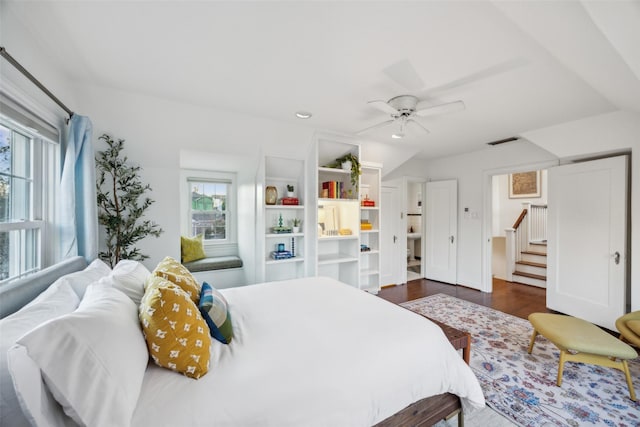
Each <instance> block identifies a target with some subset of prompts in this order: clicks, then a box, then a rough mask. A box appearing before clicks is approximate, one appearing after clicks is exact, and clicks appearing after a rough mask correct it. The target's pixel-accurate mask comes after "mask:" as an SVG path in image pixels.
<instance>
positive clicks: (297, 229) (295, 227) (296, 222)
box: [291, 218, 302, 233]
mask: <svg viewBox="0 0 640 427" xmlns="http://www.w3.org/2000/svg"><path fill="white" fill-rule="evenodd" d="M300 224H302V220H301V219H300V218H293V219H292V220H291V225H292V227H293V232H294V233H299V232H300Z"/></svg>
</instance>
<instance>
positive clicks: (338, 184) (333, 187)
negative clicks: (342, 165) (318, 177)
mask: <svg viewBox="0 0 640 427" xmlns="http://www.w3.org/2000/svg"><path fill="white" fill-rule="evenodd" d="M325 190H326V191H325ZM344 191H345V188H344V182H342V181H325V182H323V183H322V194H321V195H322V197H323V198H326V199H341V198H342V193H343V192H344Z"/></svg>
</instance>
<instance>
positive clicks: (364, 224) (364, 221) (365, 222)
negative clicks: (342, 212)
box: [360, 219, 373, 230]
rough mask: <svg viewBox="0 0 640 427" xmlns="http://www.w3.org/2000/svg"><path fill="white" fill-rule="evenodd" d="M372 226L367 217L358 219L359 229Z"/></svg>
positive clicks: (368, 228)
mask: <svg viewBox="0 0 640 427" xmlns="http://www.w3.org/2000/svg"><path fill="white" fill-rule="evenodd" d="M372 228H373V226H372V225H371V223H370V222H369V220H368V219H361V220H360V230H371V229H372Z"/></svg>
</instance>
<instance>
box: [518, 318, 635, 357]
mask: <svg viewBox="0 0 640 427" xmlns="http://www.w3.org/2000/svg"><path fill="white" fill-rule="evenodd" d="M529 322H531V325H533V327H534V329H535V330H536V331H538V333H540V334H541V335H543V336H544V337H546V338H547V339H548V340H549V341H551V342H552V343H554V344H555V345H556V346H558V347H559V348H561V349H566V350H574V351H578V352H581V353H589V354H597V355H600V356H611V357H616V358H619V359H625V360H626V359H634V358H636V357H638V355H637V353H636V352H635V350H634V349H633V348H632V347H631V346H629V345H627V344H625V343H623V342H622V341H620V340H619V339H617V338H615V337H613V336H612V335H609V334H608V333H607V332H605V331H603V330H602V329H600V328H598V327H597V326H596V325H594V324H592V323H589V322H587V321H585V320H582V319H578V318H575V317H571V316H565V315H562V314H552V313H533V314H531V315H529Z"/></svg>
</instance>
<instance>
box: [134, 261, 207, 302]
mask: <svg viewBox="0 0 640 427" xmlns="http://www.w3.org/2000/svg"><path fill="white" fill-rule="evenodd" d="M152 276H158V277H162V278H163V279H166V280H168V281H170V282H171V283H173V284H176V285H178V286H180V287H181V288H182V290H183V291H185V292H186V293H187V294H189V297H191V301H193V302H194V303H196V305H197V304H198V302H199V301H200V288H201V286H200V284H199V283H198V281H197V280H196V278H195V277H193V275H192V274H191V273H189V270H187V269H186V268H185V266H184V265H182V264H180V263H179V262H178V261H176V260H175V259H173V258H171V257H170V256H168V257H165V259H163V260H162V261H160V264H158V265H157V266H156V269H155V270H153V273H152ZM148 286H149V280H147V283H146V284H145V289H146V288H147V287H148Z"/></svg>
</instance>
